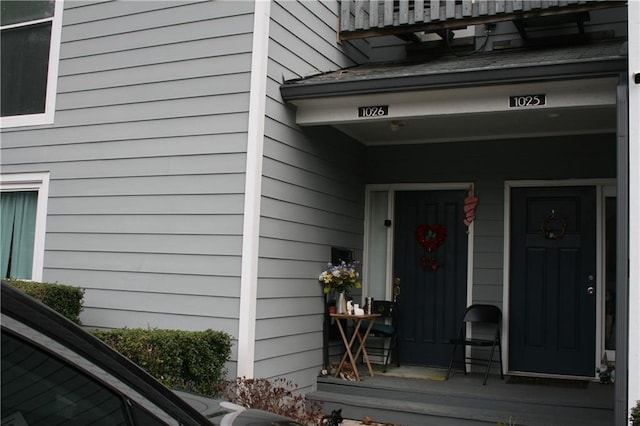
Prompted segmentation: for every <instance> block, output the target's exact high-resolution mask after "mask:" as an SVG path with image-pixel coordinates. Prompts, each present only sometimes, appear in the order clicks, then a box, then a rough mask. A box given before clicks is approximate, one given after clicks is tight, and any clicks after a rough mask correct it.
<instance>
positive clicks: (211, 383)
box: [93, 328, 231, 396]
mask: <svg viewBox="0 0 640 426" xmlns="http://www.w3.org/2000/svg"><path fill="white" fill-rule="evenodd" d="M93 333H94V334H95V335H96V336H97V337H98V338H100V339H101V340H103V341H104V342H105V343H107V344H108V345H109V346H111V347H112V348H114V349H115V350H116V351H118V352H120V353H121V354H123V355H124V356H126V357H127V358H129V359H130V360H131V361H133V362H134V363H136V364H137V365H139V366H140V367H141V368H142V369H144V370H145V371H147V372H148V373H149V374H151V375H152V376H153V377H155V378H156V379H157V380H159V381H160V382H161V383H163V384H164V385H165V386H167V387H169V388H172V389H178V390H183V391H186V392H191V393H197V394H200V395H205V396H215V395H216V392H217V389H218V387H219V385H220V384H221V383H222V381H223V380H224V376H225V374H226V370H225V363H226V362H227V361H228V360H229V358H230V356H231V336H229V334H227V333H224V332H221V331H214V330H206V331H180V330H163V329H141V328H133V329H127V328H124V329H115V330H108V331H104V330H95V331H93Z"/></svg>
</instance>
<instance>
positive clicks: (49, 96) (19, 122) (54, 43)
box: [0, 0, 64, 128]
mask: <svg viewBox="0 0 640 426" xmlns="http://www.w3.org/2000/svg"><path fill="white" fill-rule="evenodd" d="M63 9H64V0H56V2H55V8H54V12H53V16H52V17H50V18H44V19H38V20H34V21H25V22H20V23H17V24H13V25H5V26H3V27H2V29H3V30H4V29H9V28H16V27H24V26H27V25H33V24H38V23H43V22H51V40H50V44H49V69H48V71H47V93H46V94H45V106H44V113H39V114H24V115H14V116H7V117H0V127H2V128H6V127H22V126H36V125H43V124H53V121H54V115H55V109H56V94H57V92H58V64H59V63H60V41H61V39H62V11H63Z"/></svg>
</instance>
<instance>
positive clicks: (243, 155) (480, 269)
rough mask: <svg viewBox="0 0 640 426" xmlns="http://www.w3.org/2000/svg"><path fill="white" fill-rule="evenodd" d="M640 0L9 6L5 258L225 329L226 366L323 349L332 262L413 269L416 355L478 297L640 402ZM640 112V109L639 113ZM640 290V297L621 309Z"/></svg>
mask: <svg viewBox="0 0 640 426" xmlns="http://www.w3.org/2000/svg"><path fill="white" fill-rule="evenodd" d="M639 24H640V5H638V4H634V2H629V4H627V2H617V1H588V2H585V1H580V2H578V1H564V2H563V1H560V2H558V1H555V2H554V1H506V2H505V1H478V0H476V1H473V0H462V1H444V0H441V1H433V0H432V1H418V0H416V1H408V0H407V1H395V2H393V1H371V2H369V1H347V0H343V1H342V2H340V1H329V0H327V1H293V0H291V1H277V0H273V1H255V2H254V1H187V0H180V1H144V2H142V1H140V2H135V1H66V2H63V1H61V0H58V1H55V2H54V1H53V0H51V1H48V0H45V1H37V2H11V1H4V0H3V2H2V27H1V28H0V29H1V31H2V105H1V113H2V119H1V120H2V121H1V125H2V134H1V137H2V139H1V145H0V148H1V150H0V166H1V170H0V190H1V191H2V192H1V195H2V197H1V200H2V234H1V238H2V265H1V266H2V274H3V277H4V276H13V277H18V278H27V279H33V280H41V281H49V282H54V281H57V282H61V283H67V284H71V285H78V286H82V287H84V288H86V289H87V292H86V297H85V311H84V312H83V317H82V321H83V323H84V324H85V325H86V326H88V327H103V328H110V327H123V326H126V327H161V328H180V329H188V330H201V329H207V328H213V329H218V330H224V331H227V332H229V333H230V334H231V335H232V336H234V339H235V345H234V353H233V356H232V362H231V363H230V365H229V366H228V367H229V374H230V375H231V376H234V375H238V376H247V377H279V376H287V377H288V378H289V379H291V380H292V381H293V382H295V383H297V384H299V385H300V387H301V389H302V390H303V391H311V390H313V389H315V387H316V378H317V375H318V372H319V370H320V369H321V368H322V366H323V339H322V334H323V318H324V311H325V306H324V297H323V295H322V291H321V287H320V285H319V283H318V282H317V276H318V274H319V273H320V271H321V270H322V268H323V267H324V266H325V265H326V263H327V262H328V261H330V260H331V251H332V248H340V249H348V250H350V251H351V252H353V253H354V254H355V257H356V258H357V259H359V260H361V261H362V275H363V276H362V278H363V288H362V291H361V294H360V293H359V294H355V295H354V296H355V297H356V298H358V297H361V296H362V297H364V296H373V297H374V298H375V299H389V298H391V297H392V292H393V288H392V287H393V282H394V280H396V279H399V282H400V296H399V298H398V303H399V312H400V317H401V324H403V327H402V329H401V330H400V349H401V351H400V353H401V361H402V362H403V363H405V364H417V365H430V366H433V365H436V366H437V365H445V364H446V362H447V361H448V356H449V353H450V348H449V346H448V345H446V344H444V343H443V342H445V341H446V339H447V338H448V337H450V336H451V335H452V333H453V332H454V331H455V329H456V327H457V325H458V321H459V319H460V316H461V314H462V312H463V311H464V309H465V307H466V306H467V305H469V304H472V303H488V304H494V305H496V306H499V307H500V308H501V309H502V312H503V315H504V324H503V353H502V355H503V359H504V364H505V368H506V371H508V372H510V373H511V374H523V375H534V376H543V377H569V378H580V379H594V380H595V379H597V368H598V367H599V366H600V363H601V359H602V358H603V356H605V354H606V356H607V359H609V360H615V363H616V371H617V372H618V376H617V380H616V384H615V394H616V424H621V422H622V421H623V419H625V418H626V416H627V412H628V411H627V410H628V407H629V406H630V405H633V404H634V403H635V400H637V399H640V368H639V365H640V350H639V348H640V318H639V317H638V312H636V311H637V310H636V309H633V307H634V306H637V305H638V303H639V302H640V266H639V265H640V238H639V236H640V230H639V229H638V223H639V221H638V219H639V215H640V204H639V203H640V200H639V199H638V194H640V190H638V189H639V187H640V175H639V174H638V170H637V169H636V167H635V165H637V164H639V161H640V152H639V151H638V141H639V136H638V135H639V129H638V123H637V122H638V120H637V117H638V116H639V115H638V102H639V101H640V93H639V85H638V83H637V81H638V74H637V73H639V72H640V63H639V62H640V60H639V59H638V58H639V57H640V54H639V53H638V50H639V49H640V35H639V28H640V25H639ZM634 117H635V119H634ZM630 307H631V308H630Z"/></svg>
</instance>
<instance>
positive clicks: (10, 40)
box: [0, 0, 62, 127]
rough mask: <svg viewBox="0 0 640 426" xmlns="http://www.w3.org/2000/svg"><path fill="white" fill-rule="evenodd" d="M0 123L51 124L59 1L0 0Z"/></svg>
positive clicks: (6, 124) (59, 28) (56, 62)
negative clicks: (0, 75)
mask: <svg viewBox="0 0 640 426" xmlns="http://www.w3.org/2000/svg"><path fill="white" fill-rule="evenodd" d="M0 4H1V5H2V9H1V11H0V52H1V58H0V60H1V63H2V68H1V72H2V78H1V91H0V98H1V102H0V115H1V116H2V118H0V125H1V126H2V127H15V126H25V125H36V124H51V123H53V115H54V109H55V95H56V88H57V80H58V58H59V51H60V34H61V30H62V0H58V1H56V0H33V1H23V0H3V1H2V3H0Z"/></svg>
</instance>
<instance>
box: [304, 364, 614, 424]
mask: <svg viewBox="0 0 640 426" xmlns="http://www.w3.org/2000/svg"><path fill="white" fill-rule="evenodd" d="M393 368H394V367H393V366H390V367H389V370H388V372H389V374H390V375H383V374H376V375H375V376H374V377H370V376H369V375H367V374H366V370H365V369H361V370H360V372H361V373H362V374H361V377H362V380H361V381H349V380H343V379H341V378H334V377H332V376H325V377H319V378H318V388H317V390H316V391H315V392H313V393H311V394H309V397H310V398H311V399H312V400H315V401H319V402H322V404H323V412H324V413H326V414H330V413H331V411H332V410H336V409H341V410H342V417H343V418H345V419H353V420H362V419H364V418H365V417H369V418H371V419H372V421H373V422H376V423H389V424H393V425H425V424H428V425H434V426H438V425H460V426H464V425H519V426H523V425H530V426H536V425H544V426H549V425H563V426H571V425H580V426H589V425H593V426H596V425H597V426H606V425H614V424H615V422H614V385H612V384H602V383H600V382H597V381H581V382H579V381H563V380H539V381H530V382H528V383H514V380H513V379H512V376H505V379H504V380H500V376H499V374H495V375H491V376H490V377H489V380H488V382H487V384H486V386H483V385H482V374H481V373H469V374H467V375H464V374H463V373H462V371H457V372H455V374H452V376H451V377H450V379H449V380H443V374H442V372H438V371H437V370H436V371H430V372H429V371H426V370H430V369H428V368H422V369H423V370H425V373H424V376H425V377H426V378H411V377H395V376H394V375H393V374H394V373H393ZM401 368H402V367H401ZM409 376H411V375H410V374H409ZM420 376H421V372H420V371H419V369H416V374H415V376H414V377H420Z"/></svg>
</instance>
